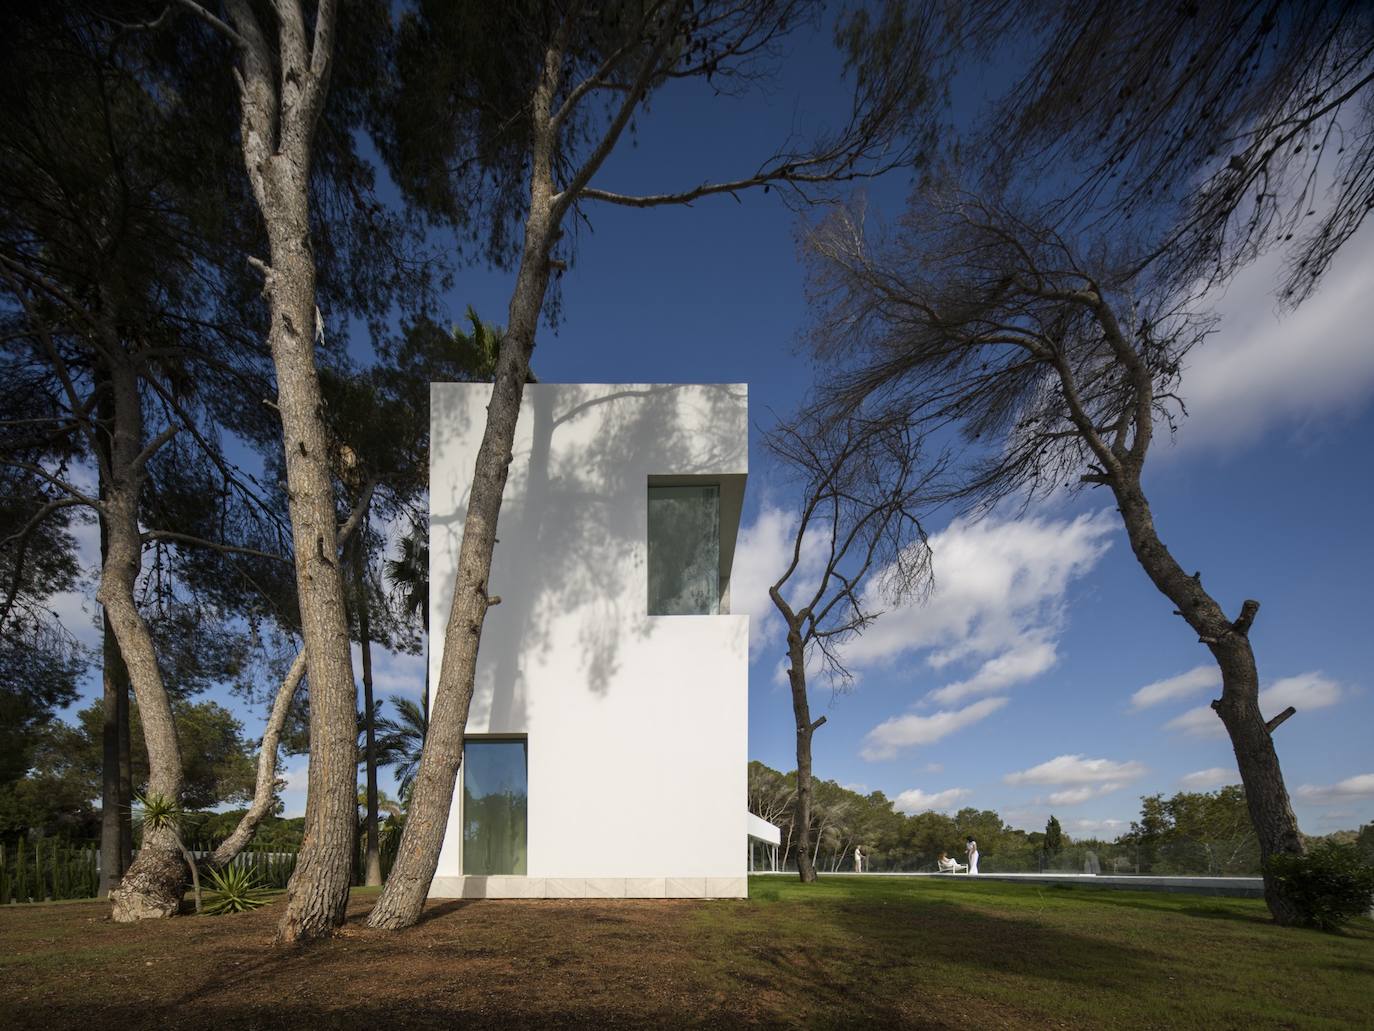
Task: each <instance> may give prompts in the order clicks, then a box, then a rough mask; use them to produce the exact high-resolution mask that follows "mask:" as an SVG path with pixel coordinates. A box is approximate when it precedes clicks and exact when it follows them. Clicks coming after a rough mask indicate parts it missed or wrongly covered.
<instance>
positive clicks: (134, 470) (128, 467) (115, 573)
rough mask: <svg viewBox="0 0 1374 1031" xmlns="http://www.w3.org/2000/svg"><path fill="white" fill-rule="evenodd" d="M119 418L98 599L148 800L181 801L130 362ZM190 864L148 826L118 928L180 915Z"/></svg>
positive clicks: (123, 375) (169, 837)
mask: <svg viewBox="0 0 1374 1031" xmlns="http://www.w3.org/2000/svg"><path fill="white" fill-rule="evenodd" d="M110 390H111V393H112V397H113V400H114V419H113V427H112V432H111V435H110V447H109V469H110V472H109V477H110V483H109V488H108V490H107V491H106V494H105V498H104V502H103V504H104V512H105V517H106V518H105V525H106V527H107V529H108V533H107V535H106V537H107V540H106V544H107V550H106V556H105V562H104V564H103V567H102V569H101V575H100V587H99V589H98V590H97V591H96V600H97V601H99V602H100V604H101V605H102V606H103V607H104V609H105V615H106V617H108V619H109V621H110V627H111V629H112V630H113V631H114V634H115V638H116V639H117V640H118V642H119V651H120V654H121V655H122V656H123V659H124V666H125V668H126V669H127V670H128V673H129V682H130V684H131V685H132V687H133V690H134V695H135V697H136V698H137V699H138V710H139V716H140V718H141V720H142V723H143V739H144V742H145V744H146V745H147V748H148V796H149V797H150V798H152V797H155V796H156V797H159V798H163V799H167V800H170V801H171V802H173V803H176V802H179V801H180V800H181V788H182V775H181V750H180V748H179V747H178V745H177V734H176V723H175V722H174V720H173V718H172V706H171V702H170V701H169V700H168V697H167V690H166V688H165V686H164V685H163V682H162V672H161V670H160V669H159V668H158V664H157V655H156V652H155V651H154V649H153V639H152V635H151V634H150V633H149V631H148V625H147V623H145V622H144V621H143V616H142V614H141V613H140V612H139V611H138V606H137V604H136V603H135V602H134V587H135V585H136V584H137V582H138V574H139V571H140V570H141V569H142V566H143V540H142V537H141V535H140V531H139V526H138V509H139V495H140V494H141V493H142V487H143V480H144V466H145V464H146V463H147V460H148V458H149V457H151V455H152V453H153V452H154V451H155V450H156V448H157V443H156V442H154V443H153V444H149V445H147V446H146V447H145V445H144V442H143V416H142V410H141V407H140V400H139V396H138V377H137V373H136V372H135V371H134V369H133V367H132V366H131V365H129V364H127V363H120V364H118V365H116V366H115V367H114V368H113V369H112V370H111V374H110ZM185 881H186V867H185V864H184V863H183V862H182V858H181V850H180V848H179V847H178V846H177V843H176V835H175V833H174V832H172V831H169V830H166V829H155V828H145V829H144V832H143V843H142V847H141V848H140V849H139V853H138V858H137V859H135V860H134V861H133V863H132V865H131V866H130V867H129V868H128V870H126V871H125V872H124V876H123V877H122V879H121V880H120V882H119V885H118V886H117V887H115V888H113V889H112V890H111V891H110V894H109V897H110V902H111V904H112V905H111V915H112V916H113V918H114V920H115V921H116V922H117V923H132V922H134V921H137V920H145V919H149V918H153V917H169V916H174V915H175V914H176V912H177V910H178V909H179V908H180V906H181V897H182V895H183V893H184V891H185Z"/></svg>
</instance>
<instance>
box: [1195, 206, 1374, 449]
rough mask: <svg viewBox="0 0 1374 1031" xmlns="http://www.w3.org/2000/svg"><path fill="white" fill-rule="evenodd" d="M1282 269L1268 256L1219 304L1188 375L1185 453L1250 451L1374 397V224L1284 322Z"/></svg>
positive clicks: (1276, 255) (1273, 256) (1351, 243)
mask: <svg viewBox="0 0 1374 1031" xmlns="http://www.w3.org/2000/svg"><path fill="white" fill-rule="evenodd" d="M1282 263H1283V255H1282V254H1281V253H1280V252H1278V251H1275V252H1272V253H1271V254H1269V255H1266V256H1265V257H1264V258H1262V259H1261V260H1260V261H1257V262H1256V263H1255V264H1254V265H1252V266H1250V267H1249V268H1247V269H1245V270H1244V271H1242V272H1241V273H1240V274H1239V275H1237V276H1236V277H1235V278H1234V279H1233V280H1232V281H1231V283H1230V284H1229V286H1228V288H1227V290H1226V293H1225V294H1224V295H1223V296H1221V297H1219V298H1218V299H1217V301H1216V305H1215V307H1216V310H1217V311H1218V312H1219V313H1220V315H1221V316H1222V320H1221V323H1220V324H1219V326H1218V331H1217V332H1216V333H1215V334H1214V335H1213V336H1212V337H1210V338H1209V339H1208V340H1207V341H1206V342H1205V343H1204V344H1203V345H1202V346H1200V347H1199V348H1198V349H1197V350H1196V351H1194V352H1193V354H1192V355H1191V356H1190V360H1189V363H1188V367H1187V369H1186V370H1185V371H1184V374H1183V390H1182V392H1183V396H1184V399H1185V400H1186V401H1187V404H1188V412H1189V415H1188V418H1187V419H1186V420H1184V422H1183V427H1182V429H1181V430H1180V431H1179V437H1178V439H1179V443H1180V445H1181V446H1183V447H1212V448H1216V447H1228V446H1234V445H1237V444H1243V443H1246V442H1248V441H1251V440H1254V439H1255V438H1256V437H1257V436H1259V435H1260V434H1261V433H1263V432H1264V431H1265V430H1267V429H1270V428H1272V427H1274V426H1275V425H1283V424H1287V425H1290V426H1293V425H1301V424H1302V423H1304V422H1309V421H1314V420H1319V419H1326V418H1329V417H1330V416H1332V415H1337V414H1341V413H1349V412H1352V411H1354V410H1355V409H1357V408H1358V407H1359V406H1360V405H1362V404H1363V403H1365V402H1366V401H1367V400H1368V399H1369V397H1370V396H1371V395H1374V348H1371V347H1370V346H1369V327H1370V325H1371V324H1374V290H1370V289H1369V269H1370V266H1371V264H1372V263H1374V226H1365V227H1364V229H1362V230H1361V231H1360V232H1359V233H1357V234H1356V235H1355V237H1354V238H1353V239H1351V240H1350V241H1348V242H1347V243H1346V244H1345V246H1344V247H1343V248H1342V250H1341V254H1340V257H1339V259H1338V260H1337V261H1336V262H1335V263H1334V264H1333V265H1332V267H1331V269H1330V270H1329V271H1328V272H1327V274H1326V276H1325V277H1324V278H1323V281H1322V284H1321V289H1320V291H1319V292H1318V293H1317V294H1316V296H1314V297H1312V298H1311V299H1310V300H1308V301H1307V302H1306V303H1304V304H1303V305H1302V306H1301V307H1299V308H1298V310H1297V311H1295V312H1292V313H1289V314H1287V315H1286V316H1284V317H1280V316H1279V314H1278V313H1277V311H1276V305H1275V298H1274V286H1275V282H1276V280H1277V277H1278V275H1279V272H1280V270H1281V268H1282Z"/></svg>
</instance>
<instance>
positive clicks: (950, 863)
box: [939, 852, 968, 873]
mask: <svg viewBox="0 0 1374 1031" xmlns="http://www.w3.org/2000/svg"><path fill="white" fill-rule="evenodd" d="M939 867H940V872H941V873H960V872H962V871H964V870H967V869H968V867H967V866H965V865H964V864H963V863H957V862H955V861H954V860H953V859H950V858H949V856H947V855H946V854H945V853H943V852H941V853H940V862H939Z"/></svg>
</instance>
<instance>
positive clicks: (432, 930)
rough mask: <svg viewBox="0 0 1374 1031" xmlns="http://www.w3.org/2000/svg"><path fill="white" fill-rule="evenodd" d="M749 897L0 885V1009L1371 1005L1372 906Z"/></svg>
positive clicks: (783, 1014) (1175, 1011)
mask: <svg viewBox="0 0 1374 1031" xmlns="http://www.w3.org/2000/svg"><path fill="white" fill-rule="evenodd" d="M750 892H751V898H750V899H749V900H748V901H738V902H735V901H719V902H694V901H686V900H670V901H624V902H610V901H590V900H588V901H555V900H541V901H473V902H457V901H455V902H443V903H435V904H432V905H431V906H430V907H429V909H428V910H427V911H426V917H425V919H424V920H423V921H422V923H421V924H420V925H419V926H418V927H416V928H413V929H412V930H410V931H407V932H404V933H402V934H399V935H388V934H382V933H377V932H372V931H368V930H367V929H365V928H363V927H362V926H361V925H360V922H359V921H360V918H361V917H362V916H363V915H364V914H365V913H366V912H367V909H368V907H369V906H370V905H371V902H372V898H373V897H374V896H375V891H362V890H359V891H355V892H354V895H353V901H352V904H351V905H350V909H349V913H350V920H349V924H348V926H347V927H346V928H345V929H344V930H343V931H342V933H341V934H340V936H339V937H338V938H336V939H334V940H332V941H328V942H324V943H321V944H318V945H315V946H312V947H309V948H305V949H301V950H294V951H276V950H273V949H271V948H270V947H269V942H270V939H271V933H272V928H273V924H274V922H275V920H276V916H277V912H276V911H277V909H278V906H276V905H272V906H268V907H266V908H265V909H263V910H260V911H258V912H256V913H252V914H246V915H242V916H235V917H217V918H208V917H203V918H194V917H188V918H183V919H178V920H175V921H171V922H168V923H164V924H157V925H150V924H144V925H138V926H133V927H128V926H116V925H114V924H112V923H110V922H109V921H108V920H107V919H106V907H105V905H104V904H102V903H98V902H88V903H79V904H66V905H31V906H4V907H0V1027H4V1028H7V1029H9V1028H13V1029H16V1031H18V1029H21V1028H42V1029H44V1031H54V1029H58V1028H77V1027H79V1028H83V1029H95V1028H107V1027H110V1028H113V1027H120V1028H124V1027H147V1028H183V1027H184V1028H193V1027H211V1026H213V1027H216V1028H315V1027H354V1026H358V1027H363V1026H372V1027H377V1028H386V1029H392V1028H421V1027H424V1028H429V1027H434V1028H438V1027H444V1028H474V1027H529V1026H566V1027H572V1026H587V1025H593V1026H603V1027H604V1026H610V1027H662V1026H682V1025H698V1026H727V1027H729V1026H759V1027H797V1028H808V1029H810V1028H824V1027H846V1026H854V1025H866V1026H870V1027H873V1026H876V1027H918V1028H920V1027H931V1028H936V1027H950V1028H955V1027H957V1028H960V1029H963V1031H968V1029H975V1028H983V1027H1034V1028H1044V1027H1121V1028H1129V1029H1132V1031H1139V1029H1144V1028H1184V1027H1198V1028H1202V1027H1205V1028H1228V1027H1243V1028H1246V1029H1247V1031H1248V1029H1257V1028H1268V1027H1368V1026H1370V1021H1371V1015H1374V921H1364V920H1362V921H1360V922H1359V923H1358V925H1357V926H1356V927H1354V928H1353V929H1352V930H1349V931H1347V933H1345V934H1344V935H1326V934H1320V933H1318V932H1315V931H1298V930H1287V929H1282V928H1277V927H1274V926H1272V925H1270V924H1269V923H1268V920H1267V917H1266V913H1265V910H1264V908H1263V905H1262V904H1261V903H1260V902H1258V901H1254V900H1249V899H1217V898H1202V897H1198V896H1188V895H1168V894H1162V893H1149V892H1117V891H1104V890H1096V889H1091V888H1080V887H1040V886H1036V885H1023V884H1010V883H998V882H992V881H978V880H975V879H971V878H957V879H955V878H950V879H948V880H936V879H924V878H923V879H919V880H912V879H901V878H892V879H882V878H872V877H866V878H852V877H828V878H825V879H823V880H822V881H821V883H820V884H818V885H814V886H812V887H810V888H805V889H804V888H803V887H802V886H801V885H799V884H797V883H796V882H795V881H793V880H791V879H784V878H753V879H751V882H750Z"/></svg>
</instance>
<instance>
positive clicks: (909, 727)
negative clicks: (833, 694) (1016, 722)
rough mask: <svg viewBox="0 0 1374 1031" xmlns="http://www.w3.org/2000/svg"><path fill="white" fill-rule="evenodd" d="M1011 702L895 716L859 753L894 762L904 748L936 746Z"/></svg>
mask: <svg viewBox="0 0 1374 1031" xmlns="http://www.w3.org/2000/svg"><path fill="white" fill-rule="evenodd" d="M1009 700H1010V699H1007V698H984V699H983V700H982V701H980V702H974V703H973V704H972V705H968V706H965V707H964V708H962V709H953V710H948V711H941V712H933V713H931V714H930V715H928V716H926V715H919V714H917V713H907V714H906V715H903V716H894V717H892V718H891V719H888V720H884V721H883V722H882V723H879V724H878V725H877V726H876V727H874V728H873V729H872V730H870V731H869V732H868V735H867V736H866V737H865V738H864V746H863V748H862V750H861V751H860V752H859V754H860V755H861V756H863V757H864V758H865V759H868V760H870V761H874V760H879V759H891V758H892V757H893V756H895V755H896V754H897V753H898V752H899V751H900V750H901V749H903V748H913V747H916V746H918V745H930V744H934V743H935V742H936V741H939V740H940V739H941V738H945V737H948V736H949V735H950V734H953V733H954V732H955V731H956V730H960V729H962V728H964V727H967V726H969V725H970V724H973V723H977V722H978V721H979V720H982V719H986V718H987V717H988V716H991V715H992V714H993V713H994V712H996V711H997V710H998V709H1000V708H1002V706H1004V705H1006V704H1007V702H1008V701H1009Z"/></svg>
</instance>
